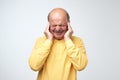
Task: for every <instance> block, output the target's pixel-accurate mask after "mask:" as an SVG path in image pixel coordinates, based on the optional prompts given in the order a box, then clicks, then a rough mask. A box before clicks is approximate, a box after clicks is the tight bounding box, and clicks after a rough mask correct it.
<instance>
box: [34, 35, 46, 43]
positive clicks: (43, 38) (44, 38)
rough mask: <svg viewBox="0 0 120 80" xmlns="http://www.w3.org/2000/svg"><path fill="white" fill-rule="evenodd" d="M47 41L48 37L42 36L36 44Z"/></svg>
mask: <svg viewBox="0 0 120 80" xmlns="http://www.w3.org/2000/svg"><path fill="white" fill-rule="evenodd" d="M45 40H46V37H45V36H44V35H43V36H40V37H38V38H37V39H36V42H44V41H45Z"/></svg>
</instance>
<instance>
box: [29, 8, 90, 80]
mask: <svg viewBox="0 0 120 80" xmlns="http://www.w3.org/2000/svg"><path fill="white" fill-rule="evenodd" d="M44 34H45V35H44V36H42V37H40V38H38V39H37V41H36V44H35V46H34V47H33V50H32V53H31V55H30V58H29V65H30V67H31V69H33V70H34V71H38V77H37V80H76V73H77V71H80V70H83V69H84V68H85V67H86V65H87V63H88V59H87V55H86V50H85V47H84V44H83V41H82V40H81V39H80V38H79V37H76V36H72V34H73V30H72V28H71V25H70V16H69V14H68V12H67V11H66V10H64V9H62V8H55V9H53V10H52V11H50V13H49V14H48V24H47V27H46V29H45V31H44Z"/></svg>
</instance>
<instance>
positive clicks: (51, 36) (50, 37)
mask: <svg viewBox="0 0 120 80" xmlns="http://www.w3.org/2000/svg"><path fill="white" fill-rule="evenodd" d="M49 28H50V26H49V23H48V25H47V27H46V29H45V31H44V34H45V36H46V37H47V39H50V40H53V35H52V33H51V32H50V31H49Z"/></svg>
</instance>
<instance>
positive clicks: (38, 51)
mask: <svg viewBox="0 0 120 80" xmlns="http://www.w3.org/2000/svg"><path fill="white" fill-rule="evenodd" d="M44 34H45V36H46V38H47V39H46V38H40V39H38V40H37V41H36V44H35V47H34V48H33V50H32V54H31V56H30V58H29V65H30V67H31V68H32V69H33V70H35V71H40V70H41V68H42V67H43V65H44V63H45V61H46V59H47V57H48V55H49V51H50V48H51V46H52V40H53V35H52V34H51V33H50V32H49V23H48V26H47V27H46V29H45V32H44Z"/></svg>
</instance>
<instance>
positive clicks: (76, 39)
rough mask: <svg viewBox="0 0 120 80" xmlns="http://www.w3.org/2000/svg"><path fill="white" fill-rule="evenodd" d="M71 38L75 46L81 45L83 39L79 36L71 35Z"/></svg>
mask: <svg viewBox="0 0 120 80" xmlns="http://www.w3.org/2000/svg"><path fill="white" fill-rule="evenodd" d="M71 39H72V41H73V43H74V44H75V45H77V46H80V45H83V40H82V38H81V37H77V36H72V37H71Z"/></svg>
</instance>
